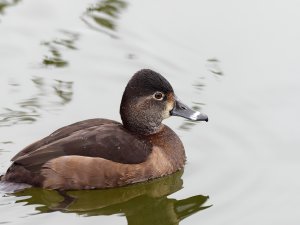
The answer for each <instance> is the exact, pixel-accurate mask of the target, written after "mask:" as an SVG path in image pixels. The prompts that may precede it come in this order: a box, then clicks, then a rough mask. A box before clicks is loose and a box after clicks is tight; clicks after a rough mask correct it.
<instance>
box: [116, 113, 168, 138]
mask: <svg viewBox="0 0 300 225" xmlns="http://www.w3.org/2000/svg"><path fill="white" fill-rule="evenodd" d="M121 119H122V122H123V126H124V127H125V128H126V129H127V130H129V131H131V132H133V133H136V134H141V135H150V134H155V133H157V132H159V131H160V130H161V129H162V127H163V124H162V123H161V122H157V120H155V119H154V120H151V118H147V117H144V116H143V115H141V112H139V114H138V115H134V114H131V115H127V116H126V114H125V115H122V114H121Z"/></svg>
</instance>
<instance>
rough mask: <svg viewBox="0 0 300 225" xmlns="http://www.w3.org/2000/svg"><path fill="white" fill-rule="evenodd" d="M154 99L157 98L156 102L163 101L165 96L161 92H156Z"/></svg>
mask: <svg viewBox="0 0 300 225" xmlns="http://www.w3.org/2000/svg"><path fill="white" fill-rule="evenodd" d="M153 98H155V99H156V100H163V98H164V94H163V93H161V92H159V91H157V92H155V93H154V94H153Z"/></svg>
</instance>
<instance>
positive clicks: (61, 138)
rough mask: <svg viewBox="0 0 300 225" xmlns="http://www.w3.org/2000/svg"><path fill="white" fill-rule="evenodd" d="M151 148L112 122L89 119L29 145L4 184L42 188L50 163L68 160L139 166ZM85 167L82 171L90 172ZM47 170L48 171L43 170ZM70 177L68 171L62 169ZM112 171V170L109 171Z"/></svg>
mask: <svg viewBox="0 0 300 225" xmlns="http://www.w3.org/2000/svg"><path fill="white" fill-rule="evenodd" d="M151 151H152V144H151V143H150V142H149V141H147V140H144V139H141V138H139V137H138V136H137V135H134V134H132V133H129V132H128V131H127V130H125V129H124V128H123V126H122V125H121V124H120V123H118V122H116V121H112V120H107V119H90V120H85V121H81V122H78V123H74V124H71V125H69V126H66V127H63V128H60V129H59V130H57V131H55V132H53V133H52V134H51V135H49V136H47V137H45V138H43V139H41V140H39V141H37V142H35V143H33V144H31V145H29V146H28V147H26V148H25V149H23V150H22V151H21V152H19V153H18V154H17V155H16V156H15V157H13V158H12V161H13V162H14V163H13V164H12V166H11V167H10V168H9V169H8V171H7V173H6V175H5V180H7V181H12V182H19V183H22V182H24V183H29V184H32V185H35V186H43V183H44V181H45V173H44V172H43V170H45V169H46V170H45V171H48V172H49V165H50V163H51V162H54V161H55V162H57V160H59V163H60V164H61V166H64V165H65V164H66V165H67V164H68V163H67V162H69V161H70V160H71V161H72V163H73V164H74V165H75V164H76V162H77V161H79V162H78V163H77V166H79V165H80V164H81V163H82V162H87V160H86V159H88V158H89V159H93V158H94V159H97V160H99V159H100V160H107V161H109V162H112V163H113V165H115V164H139V163H142V162H144V161H146V160H147V158H148V156H149V155H150V153H151ZM93 166H94V165H86V167H83V168H82V172H83V173H84V172H85V171H84V170H92V169H93ZM47 168H48V170H47ZM50 169H51V168H50ZM64 169H65V170H68V172H69V173H70V174H71V173H72V168H67V167H65V168H64ZM111 169H113V168H111Z"/></svg>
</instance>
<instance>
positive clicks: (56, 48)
mask: <svg viewBox="0 0 300 225" xmlns="http://www.w3.org/2000/svg"><path fill="white" fill-rule="evenodd" d="M60 33H61V34H63V36H64V37H63V38H56V39H54V40H52V41H44V42H42V45H44V46H46V47H47V48H48V49H49V52H50V54H49V55H47V56H45V57H44V59H43V65H45V66H54V67H65V66H67V65H68V64H69V63H68V61H67V60H65V59H63V57H62V53H61V51H62V50H63V49H69V50H76V49H77V48H76V46H75V42H76V41H77V40H78V39H79V34H77V33H74V32H70V31H65V30H61V31H60Z"/></svg>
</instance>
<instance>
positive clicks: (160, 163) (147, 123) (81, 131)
mask: <svg viewBox="0 0 300 225" xmlns="http://www.w3.org/2000/svg"><path fill="white" fill-rule="evenodd" d="M120 114H121V119H122V122H123V124H121V123H119V122H116V121H113V120H108V119H90V120H84V121H81V122H77V123H74V124H71V125H69V126H65V127H62V128H60V129H58V130H57V131H55V132H54V133H52V134H51V135H49V136H47V137H45V138H43V139H41V140H39V141H37V142H35V143H33V144H31V145H29V146H28V147H26V148H24V149H23V150H22V151H21V152H19V153H18V154H17V155H16V156H14V157H13V158H12V161H13V164H12V165H11V166H10V167H9V169H8V170H7V172H6V174H5V175H4V176H3V177H2V180H4V181H9V182H16V183H27V184H30V185H33V186H39V187H43V188H50V189H61V190H68V189H94V188H109V187H117V186H123V185H127V184H132V183H136V182H142V181H146V180H149V179H153V178H157V177H161V176H165V175H168V174H171V173H174V172H176V171H178V170H180V169H182V168H183V166H184V163H185V158H186V157H185V152H184V147H183V145H182V142H181V141H180V139H179V137H178V136H177V135H176V134H175V133H174V131H172V130H171V129H170V128H169V127H168V126H166V125H164V124H162V120H163V119H166V118H168V117H170V116H181V117H184V118H187V119H189V120H195V121H208V117H207V116H206V115H205V114H201V113H200V112H196V111H193V110H192V109H190V108H189V107H188V106H186V105H184V104H183V103H181V102H180V101H179V100H178V99H177V98H176V96H175V94H174V91H173V88H172V86H171V85H170V83H169V82H168V81H167V80H166V79H165V78H164V77H163V76H162V75H160V74H158V73H156V72H154V71H152V70H149V69H143V70H140V71H138V72H137V73H135V74H134V76H133V77H132V78H131V79H130V81H129V82H128V84H127V86H126V88H125V91H124V93H123V97H122V101H121V107H120Z"/></svg>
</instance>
